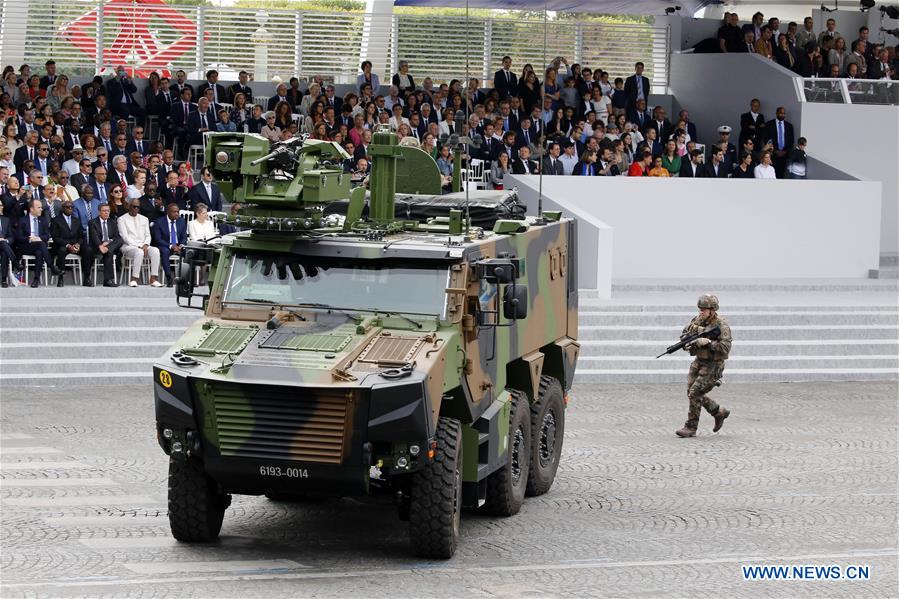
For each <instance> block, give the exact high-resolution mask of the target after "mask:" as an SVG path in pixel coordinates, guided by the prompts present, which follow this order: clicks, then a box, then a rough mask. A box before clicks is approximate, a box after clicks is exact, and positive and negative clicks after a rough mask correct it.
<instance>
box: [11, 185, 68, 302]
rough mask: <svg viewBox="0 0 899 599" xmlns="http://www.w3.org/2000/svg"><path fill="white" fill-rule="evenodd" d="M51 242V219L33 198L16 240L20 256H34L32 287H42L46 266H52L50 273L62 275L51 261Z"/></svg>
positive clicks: (39, 202)
mask: <svg viewBox="0 0 899 599" xmlns="http://www.w3.org/2000/svg"><path fill="white" fill-rule="evenodd" d="M49 240H50V219H48V218H47V215H46V214H44V207H43V204H42V203H41V201H40V200H39V199H38V198H31V200H29V201H28V214H26V215H25V216H23V217H22V218H21V219H19V228H18V236H17V239H16V241H17V244H16V245H17V246H18V254H19V255H20V256H23V255H32V256H34V276H33V277H32V279H31V287H37V286H39V285H40V281H41V273H42V272H43V270H44V264H49V265H50V271H51V272H52V273H53V274H54V275H58V274H61V273H62V271H61V270H59V269H58V268H56V265H55V264H53V262H52V261H51V258H50V250H49V249H48V248H47V242H48V241H49Z"/></svg>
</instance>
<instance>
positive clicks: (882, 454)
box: [0, 383, 899, 598]
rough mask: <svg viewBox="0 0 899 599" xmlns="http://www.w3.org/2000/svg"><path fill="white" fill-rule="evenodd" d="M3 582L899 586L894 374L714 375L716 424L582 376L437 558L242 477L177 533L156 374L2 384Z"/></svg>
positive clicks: (360, 516) (450, 589)
mask: <svg viewBox="0 0 899 599" xmlns="http://www.w3.org/2000/svg"><path fill="white" fill-rule="evenodd" d="M0 392H2V397H3V403H2V414H0V432H2V435H0V441H2V445H0V449H2V452H0V461H2V466H0V475H2V481H0V499H2V503H0V506H2V535H3V536H2V544H0V549H2V556H0V569H2V570H0V572H2V574H0V576H2V588H0V596H2V597H4V598H8V597H48V596H60V597H72V596H91V597H106V596H114V597H144V596H147V597H150V596H177V597H190V596H202V597H251V596H266V597H279V596H293V597H296V596H336V597H344V596H348V597H431V596H434V597H571V596H574V597H583V596H615V597H621V596H645V597H657V596H677V597H683V596H691V597H703V596H708V597H737V596H753V597H756V596H811V595H813V596H850V595H851V596H877V597H895V596H897V595H899V587H897V557H896V551H897V471H899V470H897V386H896V384H895V383H857V384H853V383H830V384H757V385H736V384H733V385H725V386H724V387H722V388H721V389H719V390H717V391H716V392H715V394H714V395H715V397H716V399H717V400H718V401H720V402H721V403H723V404H724V405H726V406H728V407H730V408H731V409H732V412H733V415H732V416H731V418H730V419H729V420H728V421H727V424H726V425H725V427H724V429H723V430H722V431H721V432H720V433H719V434H712V433H711V425H712V422H711V418H710V417H709V416H708V415H704V416H703V420H702V421H701V423H700V436H699V437H697V438H695V439H678V438H676V437H675V436H674V435H673V432H674V430H675V429H676V428H678V427H679V426H680V425H681V424H682V423H683V420H684V417H685V416H686V411H687V400H686V397H685V394H684V388H683V385H678V386H657V385H646V386H641V385H605V386H601V385H589V386H588V385H583V386H579V387H575V389H574V392H573V394H572V402H571V405H570V407H569V411H568V415H567V426H566V431H565V432H566V435H565V452H564V458H563V461H562V465H561V467H560V470H559V474H558V478H557V479H556V483H555V486H554V487H553V488H552V490H551V492H550V493H548V494H547V495H544V496H542V497H537V498H530V499H528V500H527V501H526V502H525V505H524V507H523V509H522V511H521V513H520V514H519V515H518V516H515V517H513V518H508V519H492V518H488V517H486V516H483V515H479V514H477V513H472V514H466V515H465V517H464V518H463V527H462V537H463V538H462V543H461V546H460V548H459V550H458V552H457V554H456V557H455V558H454V559H453V560H451V561H449V562H423V561H419V560H416V559H415V558H413V557H411V556H410V555H409V553H408V550H407V541H406V533H405V526H404V525H403V523H401V522H400V521H399V520H398V519H397V516H396V513H395V511H394V509H392V508H391V506H389V505H385V504H384V503H382V502H378V501H374V500H365V501H362V500H354V499H342V500H338V501H334V502H325V503H313V504H306V505H298V504H287V503H275V502H271V501H268V500H266V499H265V498H258V497H235V501H234V503H233V505H232V507H231V508H230V509H229V510H228V513H227V514H226V516H225V525H224V528H223V531H222V539H221V541H220V542H219V543H217V544H214V545H206V546H187V545H179V544H178V543H176V542H175V541H173V540H172V539H171V537H170V535H169V531H168V522H167V518H166V504H165V490H166V480H165V475H166V458H165V456H164V455H163V454H162V452H161V451H160V450H159V448H158V446H157V445H156V442H155V439H154V425H153V408H152V399H151V397H152V396H151V389H150V387H149V385H147V386H133V387H124V388H115V387H103V388H97V389H94V390H90V389H87V388H78V389H77V390H65V389H52V390H50V389H27V390H26V389H14V388H5V389H3V390H2V391H0ZM746 564H760V565H775V564H814V565H831V564H836V565H839V566H847V565H851V564H861V565H868V566H869V567H870V579H869V580H868V581H864V582H859V581H853V582H850V581H814V582H810V581H789V582H783V581H782V582H747V581H744V580H743V577H742V574H741V565H746Z"/></svg>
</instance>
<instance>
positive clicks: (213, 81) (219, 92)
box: [197, 69, 229, 104]
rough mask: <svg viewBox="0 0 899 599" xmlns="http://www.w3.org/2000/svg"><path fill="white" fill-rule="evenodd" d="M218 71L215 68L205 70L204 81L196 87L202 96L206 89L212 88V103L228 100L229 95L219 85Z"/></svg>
mask: <svg viewBox="0 0 899 599" xmlns="http://www.w3.org/2000/svg"><path fill="white" fill-rule="evenodd" d="M218 81H219V72H218V71H216V70H215V69H209V70H208V71H206V81H204V82H203V83H201V84H200V86H199V87H198V88H197V94H198V95H200V96H203V95H204V94H205V92H206V90H207V89H211V90H212V102H213V103H214V104H221V103H222V102H228V100H229V96H228V95H226V94H225V88H224V87H222V86H221V85H219V82H218Z"/></svg>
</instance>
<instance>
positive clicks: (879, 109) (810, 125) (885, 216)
mask: <svg viewBox="0 0 899 599" xmlns="http://www.w3.org/2000/svg"><path fill="white" fill-rule="evenodd" d="M802 122H803V129H804V131H805V133H804V134H805V135H806V137H808V138H809V151H810V152H812V153H814V155H815V156H816V157H817V158H819V159H820V160H823V161H824V162H829V163H830V164H832V165H834V166H836V167H837V168H839V169H840V170H842V171H844V172H846V173H848V174H850V175H852V176H854V177H856V178H858V179H862V180H868V181H882V182H883V187H882V190H881V192H882V194H883V196H882V208H881V210H882V213H881V215H882V216H881V218H882V220H881V229H880V242H881V247H880V251H881V252H882V253H896V252H899V107H897V106H867V105H861V104H853V105H851V106H850V105H843V104H816V103H811V102H809V103H806V104H803V105H802ZM822 136H823V137H822Z"/></svg>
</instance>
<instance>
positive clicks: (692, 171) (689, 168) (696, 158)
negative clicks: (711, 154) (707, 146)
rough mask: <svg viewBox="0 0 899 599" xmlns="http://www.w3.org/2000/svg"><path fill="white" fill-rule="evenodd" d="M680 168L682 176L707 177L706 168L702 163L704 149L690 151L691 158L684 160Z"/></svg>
mask: <svg viewBox="0 0 899 599" xmlns="http://www.w3.org/2000/svg"><path fill="white" fill-rule="evenodd" d="M682 162H683V164H682V165H681V169H680V177H686V178H690V179H701V178H704V177H706V174H707V173H706V170H705V168H704V167H703V164H702V150H693V151H691V152H690V159H689V160H685V161H682Z"/></svg>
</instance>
